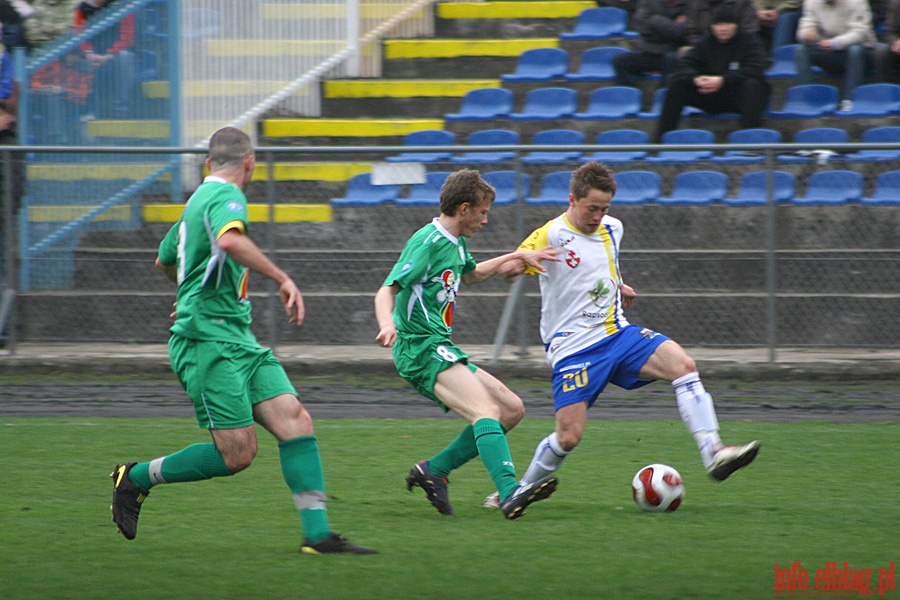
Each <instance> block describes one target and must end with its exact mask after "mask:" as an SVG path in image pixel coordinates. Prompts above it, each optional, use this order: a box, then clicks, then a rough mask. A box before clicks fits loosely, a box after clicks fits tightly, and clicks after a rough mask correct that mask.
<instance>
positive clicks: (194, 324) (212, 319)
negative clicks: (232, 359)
mask: <svg viewBox="0 0 900 600" xmlns="http://www.w3.org/2000/svg"><path fill="white" fill-rule="evenodd" d="M234 228H236V229H239V230H241V231H242V232H245V233H246V231H247V198H246V197H245V196H244V193H243V192H242V191H241V190H240V189H238V187H237V186H235V185H233V184H231V183H228V182H226V181H225V180H224V179H221V178H219V177H207V178H206V179H205V180H204V181H203V183H202V184H201V185H200V187H198V188H197V190H196V191H195V192H194V194H193V195H192V196H191V197H190V199H189V200H188V202H187V204H186V205H185V207H184V212H182V214H181V219H179V221H178V222H177V223H175V225H173V226H172V228H171V229H170V230H169V232H168V233H167V234H166V237H165V238H163V241H162V242H161V243H160V245H159V260H160V262H162V263H163V264H164V265H176V266H177V267H178V291H177V294H176V301H177V305H176V313H177V317H176V319H175V324H174V325H173V326H172V328H171V331H172V333H177V334H178V335H181V336H183V337H186V338H190V339H195V340H210V341H222V342H234V343H239V344H255V343H256V337H255V336H254V335H253V333H252V332H251V331H250V321H251V317H250V300H249V298H248V294H247V278H248V276H249V270H248V269H247V268H246V267H244V266H243V265H241V264H239V263H238V262H236V261H234V260H233V259H231V258H229V257H228V254H227V253H226V252H225V251H224V250H222V249H221V248H219V246H218V244H217V240H218V239H219V237H220V236H221V235H222V234H223V233H225V232H226V231H228V230H229V229H234Z"/></svg>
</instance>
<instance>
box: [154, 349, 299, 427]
mask: <svg viewBox="0 0 900 600" xmlns="http://www.w3.org/2000/svg"><path fill="white" fill-rule="evenodd" d="M169 358H170V359H171V361H172V370H174V371H175V375H177V376H178V380H179V381H180V382H181V385H182V386H183V387H184V390H185V391H186V392H187V395H188V396H189V397H190V399H191V400H192V401H193V402H194V412H195V413H196V415H197V423H199V424H200V427H203V428H205V429H237V428H238V427H246V426H247V425H252V424H253V405H254V404H259V403H260V402H263V401H265V400H269V399H270V398H274V397H275V396H278V395H281V394H293V395H295V396H296V395H297V390H295V389H294V386H293V385H291V382H290V380H289V379H288V376H287V373H285V372H284V367H282V366H281V363H280V362H278V359H277V358H275V356H274V355H273V354H272V351H271V350H269V349H268V348H262V347H261V346H247V345H244V344H232V343H228V342H211V341H203V340H191V339H187V338H184V337H181V336H180V335H172V336H171V337H170V338H169Z"/></svg>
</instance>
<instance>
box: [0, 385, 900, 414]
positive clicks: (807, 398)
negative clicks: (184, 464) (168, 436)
mask: <svg viewBox="0 0 900 600" xmlns="http://www.w3.org/2000/svg"><path fill="white" fill-rule="evenodd" d="M506 383H507V385H508V386H509V387H510V388H511V389H513V390H514V391H515V392H516V393H518V394H519V395H520V396H521V397H522V399H523V401H524V402H525V406H526V409H527V417H526V418H549V417H552V415H553V402H552V395H551V392H550V388H549V383H548V382H545V381H542V380H537V379H515V378H513V379H507V380H506ZM705 383H706V387H707V389H708V390H709V391H710V393H711V394H712V395H713V398H714V399H715V402H716V410H717V412H718V416H719V419H720V420H721V421H760V422H801V421H825V422H832V423H871V422H884V421H892V422H897V421H900V394H898V393H897V390H898V389H900V386H898V385H897V384H898V383H900V382H893V381H876V382H871V383H866V382H850V383H836V382H821V383H820V382H813V381H810V382H807V381H786V382H760V383H754V382H744V381H727V380H726V381H713V380H709V381H705ZM294 385H295V386H296V387H297V390H298V392H299V394H300V398H301V400H302V401H303V403H304V404H305V405H306V406H307V408H308V409H309V411H310V413H311V414H312V415H313V417H314V418H393V419H403V418H455V417H453V416H445V415H443V414H442V413H441V411H440V410H439V409H438V408H437V407H436V406H435V405H434V404H433V403H432V402H430V401H428V400H426V399H424V398H422V397H421V396H419V395H418V394H417V393H416V392H415V391H413V390H412V389H411V388H410V387H408V386H407V385H406V384H405V383H404V382H402V381H400V380H399V379H398V378H396V377H388V376H384V375H375V376H365V375H359V376H355V377H352V378H350V379H348V378H347V377H342V376H337V375H323V376H307V377H302V378H295V380H294ZM0 389H2V393H0V416H32V417H36V416H42V417H65V416H79V417H80V416H97V417H191V416H193V409H192V407H191V404H190V401H189V400H188V399H187V397H186V396H185V394H184V391H183V390H182V389H181V387H180V386H179V385H178V383H177V382H176V381H174V378H173V379H169V380H164V379H159V378H150V379H146V380H142V379H138V380H135V379H134V378H121V377H120V378H106V379H104V378H102V377H101V378H98V377H91V378H85V379H79V378H71V377H70V378H67V379H65V380H57V381H52V380H51V381H46V380H45V381H30V380H23V379H21V378H19V379H11V380H10V379H8V378H7V379H6V380H4V378H0ZM588 414H589V416H590V418H593V419H609V420H678V419H679V416H678V411H677V409H676V407H675V401H674V396H673V394H672V389H671V386H669V385H668V384H666V383H663V382H656V383H653V384H650V385H648V386H646V387H644V388H641V389H638V390H634V391H630V392H627V391H624V390H620V389H618V388H614V387H610V388H608V389H607V390H606V391H604V393H603V394H602V395H601V397H600V399H599V400H598V401H597V403H596V404H595V405H594V407H593V408H592V409H591V411H590V412H589V413H588Z"/></svg>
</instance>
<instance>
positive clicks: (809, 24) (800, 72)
mask: <svg viewBox="0 0 900 600" xmlns="http://www.w3.org/2000/svg"><path fill="white" fill-rule="evenodd" d="M797 41H798V42H800V47H799V48H798V49H797V55H796V62H797V82H798V83H799V84H807V83H812V78H813V73H812V68H813V67H814V66H816V67H820V68H821V69H822V70H824V71H825V72H826V73H828V74H829V75H844V89H843V90H842V91H841V98H842V101H841V110H849V109H850V108H852V105H851V103H850V97H851V95H852V93H853V90H854V88H856V86H858V85H859V84H861V83H862V82H863V79H864V78H865V76H866V71H867V70H869V69H871V68H872V61H873V47H874V45H875V42H876V37H875V32H874V30H873V29H872V11H871V9H870V8H869V3H868V2H867V0H804V2H803V15H802V16H801V17H800V22H799V23H798V25H797Z"/></svg>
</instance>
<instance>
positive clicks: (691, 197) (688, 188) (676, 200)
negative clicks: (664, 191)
mask: <svg viewBox="0 0 900 600" xmlns="http://www.w3.org/2000/svg"><path fill="white" fill-rule="evenodd" d="M727 195H728V176H727V175H725V174H724V173H720V172H718V171H687V172H684V173H679V174H678V175H676V176H675V185H674V188H673V189H672V195H671V196H661V197H659V198H657V199H656V202H657V204H663V205H665V206H705V205H707V204H712V203H713V202H721V201H723V200H724V199H725V197H726V196H727Z"/></svg>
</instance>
